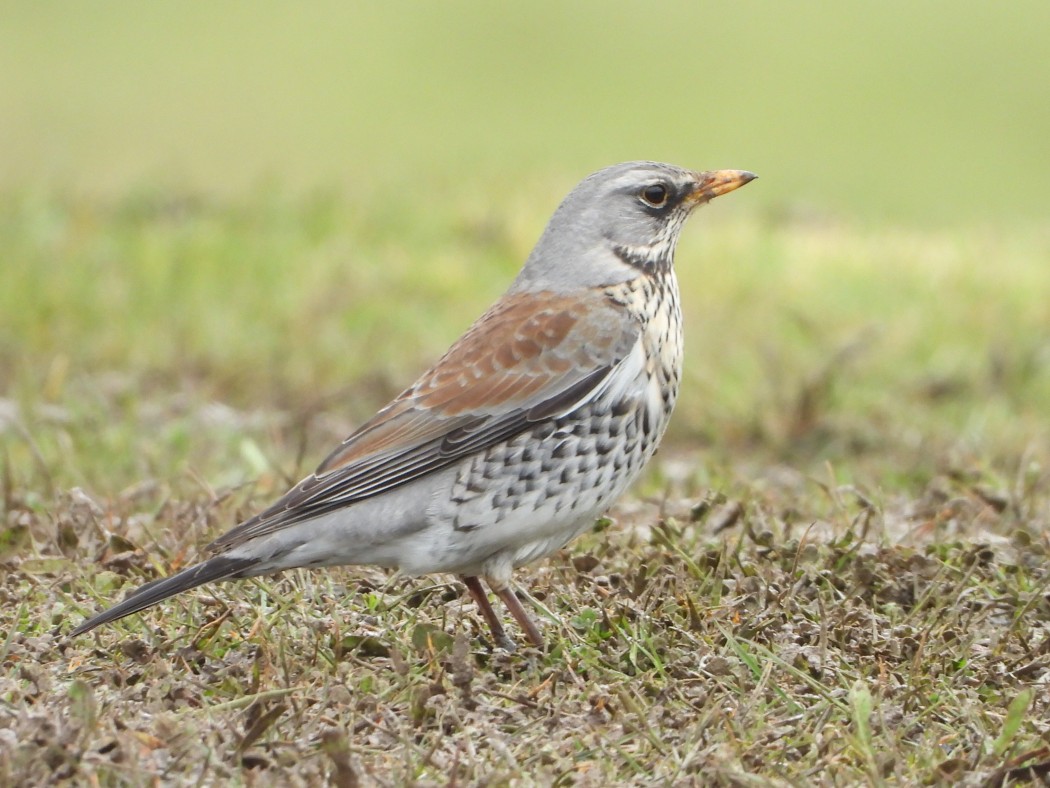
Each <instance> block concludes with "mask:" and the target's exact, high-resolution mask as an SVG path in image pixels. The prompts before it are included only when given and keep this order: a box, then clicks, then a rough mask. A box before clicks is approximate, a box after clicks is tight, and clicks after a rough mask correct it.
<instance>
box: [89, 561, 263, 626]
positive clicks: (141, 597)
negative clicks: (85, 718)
mask: <svg viewBox="0 0 1050 788" xmlns="http://www.w3.org/2000/svg"><path fill="white" fill-rule="evenodd" d="M256 563H258V559H256V558H231V557H229V556H225V555H217V556H215V557H214V558H209V559H208V560H207V561H204V562H202V563H199V564H195V565H194V566H190V567H187V568H186V569H183V570H182V571H181V572H176V573H175V574H173V575H171V576H170V577H162V578H161V579H160V580H154V581H153V582H152V583H146V585H144V586H142V587H141V588H137V589H135V590H134V591H132V592H131V596H129V597H128V598H127V599H125V600H124V601H123V602H121V603H119V604H116V605H114V606H113V607H111V608H110V609H109V610H104V611H102V612H101V613H99V614H98V615H97V616H95V617H94V618H89V619H88V620H87V621H85V622H84V623H83V624H81V625H80V626H79V627H77V628H76V629H74V630H73V631H72V632H71V633H70V637H76V636H77V635H83V634H84V633H85V632H89V631H91V630H92V629H94V628H95V627H97V626H100V625H102V624H108V623H109V622H110V621H116V620H117V619H118V618H124V616H130V615H131V614H132V613H138V612H139V611H140V610H145V609H146V608H147V607H149V606H151V605H155V604H157V603H158V602H160V601H162V600H164V599H167V598H168V597H169V596H175V595H176V594H181V593H182V592H183V591H189V590H190V589H191V588H196V587H197V586H200V585H204V584H205V583H210V582H212V581H213V580H223V579H225V578H229V577H237V576H240V573H241V572H243V571H244V570H246V569H248V568H250V567H252V566H254V565H255V564H256Z"/></svg>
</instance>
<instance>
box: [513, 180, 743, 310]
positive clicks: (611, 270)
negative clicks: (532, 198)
mask: <svg viewBox="0 0 1050 788" xmlns="http://www.w3.org/2000/svg"><path fill="white" fill-rule="evenodd" d="M754 178H755V176H754V175H753V174H751V173H750V172H744V171H743V170H715V171H712V172H691V171H689V170H683V169H682V168H681V167H675V166H674V165H672V164H660V163H659V162H653V161H632V162H627V163H625V164H616V165H613V166H612V167H606V168H605V169H604V170H599V171H598V172H596V173H594V174H593V175H590V176H588V177H587V178H585V179H584V180H583V181H581V182H580V184H579V185H578V186H577V187H576V188H575V189H573V190H572V191H571V192H570V193H569V196H568V197H566V198H565V200H564V201H563V202H562V204H561V205H560V206H558V210H557V211H555V212H554V216H552V217H551V220H550V221H549V222H548V223H547V229H546V230H544V231H543V235H542V236H541V237H540V240H539V241H538V242H537V243H536V247H535V248H534V249H533V250H532V254H530V255H529V259H528V260H527V261H526V262H525V267H524V268H523V269H522V271H521V273H520V274H518V278H517V279H516V280H515V281H514V284H513V285H512V286H511V292H514V291H520V290H537V289H542V290H554V291H568V290H573V289H576V288H580V287H599V286H601V285H607V284H613V283H616V282H622V281H624V280H627V279H633V278H634V277H636V276H639V275H641V274H643V273H652V272H655V271H657V270H661V269H667V268H670V266H671V265H672V263H673V261H674V250H675V246H676V245H677V243H678V235H679V233H680V232H681V230H682V225H683V224H684V223H685V220H686V219H687V218H688V216H689V214H690V213H692V211H693V209H694V208H696V207H697V206H698V205H702V204H704V203H706V202H708V201H709V200H711V199H713V198H714V197H717V196H718V195H720V194H725V193H726V192H730V191H732V190H733V189H736V188H739V187H740V186H743V185H744V184H745V183H748V182H749V181H751V180H753V179H754Z"/></svg>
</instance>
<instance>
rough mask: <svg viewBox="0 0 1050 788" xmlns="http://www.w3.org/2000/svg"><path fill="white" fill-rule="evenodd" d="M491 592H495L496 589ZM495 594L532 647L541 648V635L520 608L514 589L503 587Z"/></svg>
mask: <svg viewBox="0 0 1050 788" xmlns="http://www.w3.org/2000/svg"><path fill="white" fill-rule="evenodd" d="M490 582H491V581H490ZM493 590H494V591H496V589H493ZM496 593H497V594H498V595H499V598H500V599H502V600H503V604H505V605H506V606H507V610H509V611H510V614H511V615H512V616H514V620H515V621H517V622H518V624H519V625H520V626H521V628H522V629H524V630H525V634H526V635H528V638H529V640H531V641H532V645H534V646H535V647H536V648H543V635H541V634H540V630H539V628H538V627H537V626H536V625H535V624H534V623H532V619H531V618H529V614H528V613H526V612H525V608H523V607H522V606H521V602H519V601H518V597H517V596H515V595H514V589H513V588H511V587H510V586H503V588H501V589H499V590H498V591H496Z"/></svg>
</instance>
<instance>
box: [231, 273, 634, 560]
mask: <svg viewBox="0 0 1050 788" xmlns="http://www.w3.org/2000/svg"><path fill="white" fill-rule="evenodd" d="M639 330H640V327H639V325H638V324H637V323H635V321H633V320H630V319H627V318H626V317H625V315H624V313H623V311H622V310H619V309H617V308H615V307H614V305H613V304H611V303H610V302H609V301H608V300H607V299H606V298H605V296H604V295H602V294H601V293H599V292H595V293H592V294H591V295H590V296H589V297H586V298H583V299H581V298H579V297H573V298H569V297H566V296H561V295H555V294H552V293H537V294H530V295H524V294H521V295H512V296H505V297H504V298H502V299H501V300H500V301H498V302H497V303H496V305H495V306H493V307H492V308H491V309H490V310H489V311H488V312H486V313H485V314H484V315H483V316H482V317H481V318H479V319H478V321H477V322H476V323H474V325H473V326H471V328H470V329H469V330H468V331H467V333H466V334H464V335H463V336H462V337H461V338H460V339H459V341H458V342H456V344H455V345H453V346H452V347H451V348H450V349H449V351H448V352H447V353H446V354H445V355H444V356H443V357H442V358H441V360H440V361H438V363H437V364H435V365H434V366H433V367H432V368H431V369H430V370H428V371H427V372H425V373H424V374H423V376H422V377H421V378H420V379H419V380H417V381H416V382H415V384H414V385H412V386H411V387H410V388H408V389H406V390H405V391H404V392H402V393H401V394H400V395H399V396H398V397H397V399H395V400H394V401H393V402H391V403H390V404H389V405H387V406H386V407H385V408H383V409H382V410H381V411H379V413H377V414H376V415H375V416H374V417H373V418H372V419H371V420H369V421H368V422H366V423H365V424H363V425H362V426H361V427H360V428H359V429H358V430H357V431H356V432H354V433H353V434H352V435H351V436H350V437H349V438H347V439H346V440H345V441H343V443H342V445H341V446H340V447H339V448H338V449H336V450H335V451H334V452H333V453H332V454H331V455H330V456H329V457H328V458H327V459H326V460H325V461H324V462H323V463H321V465H320V466H319V467H318V469H317V470H316V471H315V472H314V473H313V474H312V475H310V476H308V477H307V478H305V479H303V481H301V482H300V483H299V484H297V485H296V486H295V487H294V488H292V489H291V490H290V491H289V492H288V493H287V494H286V495H284V497H282V498H281V499H280V500H278V501H277V502H276V503H274V504H273V506H271V507H270V508H269V509H267V510H266V511H264V512H261V513H260V514H258V515H256V516H255V517H253V518H251V519H250V520H247V521H246V522H244V523H242V524H241V525H239V526H237V527H236V528H234V529H233V530H232V531H230V532H229V533H227V534H225V535H224V536H222V537H220V538H219V539H218V540H216V541H215V542H214V543H213V544H212V545H211V547H212V549H217V550H226V549H229V548H231V547H234V546H235V545H238V544H241V543H243V542H245V541H246V540H248V539H252V538H255V537H258V536H263V535H265V534H269V533H272V532H274V531H276V530H279V529H280V528H283V527H285V526H288V525H291V524H293V523H298V522H302V521H304V520H309V519H312V518H314V517H317V516H319V515H322V514H325V513H327V512H330V511H332V510H334V509H338V508H340V507H343V506H346V505H348V504H351V503H354V502H356V501H360V500H363V499H365V498H369V497H371V496H374V495H378V494H380V493H383V492H387V491H389V490H391V489H393V488H395V487H398V486H400V485H402V484H406V483H407V482H410V481H412V480H414V479H418V478H419V477H421V476H424V475H426V474H430V473H434V472H435V471H438V470H441V469H443V468H445V467H447V466H449V465H450V464H452V463H454V462H456V461H458V460H460V459H462V458H463V457H465V456H468V455H470V454H474V453H476V452H479V451H482V450H484V449H486V448H488V447H490V446H493V445H496V444H498V443H501V442H503V441H506V440H508V439H509V438H511V437H513V436H515V435H517V434H519V433H521V432H523V431H524V430H526V429H528V428H529V426H530V425H531V424H533V423H535V422H537V421H541V420H543V419H545V418H548V417H549V416H551V415H554V414H557V413H562V412H567V411H569V410H571V409H573V407H574V406H575V405H577V404H579V403H582V402H584V401H586V399H587V398H588V397H589V396H590V395H591V394H592V393H593V392H594V391H595V389H596V388H597V387H598V386H600V385H601V383H602V382H603V381H604V380H605V379H606V377H607V376H608V375H609V374H610V372H611V371H612V370H613V369H614V368H615V367H616V365H617V364H618V363H619V362H620V361H621V360H623V359H624V358H625V357H626V356H627V354H628V353H629V352H630V350H631V348H632V347H633V346H634V344H635V342H636V340H637V337H638V332H639Z"/></svg>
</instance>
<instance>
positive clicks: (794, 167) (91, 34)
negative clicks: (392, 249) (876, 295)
mask: <svg viewBox="0 0 1050 788" xmlns="http://www.w3.org/2000/svg"><path fill="white" fill-rule="evenodd" d="M1048 35H1050V4H1048V3H1046V2H1045V0H1015V2H1011V3H1008V4H997V3H973V2H948V0H934V1H933V2H924V3H913V2H902V1H900V0H890V1H885V2H879V3H860V2H843V3H769V2H758V0H745V1H743V2H734V3H719V4H713V3H691V2H674V3H661V4H650V3H624V2H608V0H604V1H603V2H576V3H562V2H550V1H544V2H533V3H529V4H520V5H512V4H505V3H490V2H478V1H476V0H475V1H472V2H464V1H460V2H446V3H397V2H395V3H388V4H383V3H339V2H315V3H306V4H299V3H296V4H293V3H274V2H227V3H204V2H171V1H169V0H162V1H160V2H157V1H154V2H149V3H141V2H111V3H105V4H88V3H28V2H24V3H15V4H11V3H8V4H5V9H4V14H3V20H2V22H0V119H2V120H0V188H3V189H11V188H22V187H25V186H26V185H31V186H36V185H39V184H41V183H43V184H48V185H51V186H58V187H61V188H76V189H78V190H81V191H82V192H89V193H92V194H97V193H101V194H119V193H123V192H125V191H126V190H127V189H128V188H129V187H139V186H141V185H142V184H143V183H151V184H156V183H162V184H164V185H166V186H171V187H178V188H180V189H183V190H188V191H195V192H204V193H222V194H231V193H232V194H238V193H241V192H243V190H244V189H246V188H254V187H256V186H257V185H258V184H259V183H260V182H268V183H277V184H279V185H280V186H281V187H282V188H296V189H307V190H309V189H313V188H316V187H324V188H335V189H344V188H349V189H355V190H370V189H375V188H381V189H382V190H383V191H382V192H381V193H382V194H383V195H384V196H387V195H389V194H390V193H391V192H389V191H387V187H392V188H393V189H394V193H396V190H398V189H423V190H427V189H428V188H431V187H432V185H433V184H434V183H438V182H441V183H450V184H452V186H451V188H454V189H462V190H469V189H472V188H476V189H485V190H486V191H487V192H489V193H491V191H490V190H492V189H494V188H498V189H514V188H515V183H516V182H517V181H518V179H520V178H522V177H527V176H533V177H535V176H536V175H537V174H538V175H539V176H540V177H550V176H551V175H552V174H553V175H554V176H555V177H557V178H559V179H564V180H565V182H566V183H571V182H573V181H574V180H575V179H577V178H578V177H580V176H582V175H584V174H586V173H587V172H589V171H591V170H594V169H597V168H599V167H601V166H604V165H606V164H610V163H613V162H616V161H622V160H627V159H635V158H653V159H659V160H667V161H673V162H675V163H679V164H682V165H685V166H692V167H696V168H713V167H738V168H746V169H750V170H754V171H755V172H758V173H759V174H760V175H761V176H762V177H763V179H764V180H763V182H762V185H761V188H755V189H753V190H752V193H751V194H749V195H748V202H749V203H751V204H756V203H761V204H765V205H774V206H784V205H789V206H801V207H802V208H804V209H813V208H815V209H818V210H829V209H830V210H833V211H845V212H848V213H850V214H853V215H863V216H866V217H871V218H872V219H874V220H883V219H890V220H894V221H904V222H922V223H929V222H938V223H951V222H954V221H957V220H962V221H971V220H974V219H984V218H991V219H992V220H995V221H1013V220H1018V219H1020V220H1024V219H1036V220H1040V221H1045V220H1046V218H1047V214H1048V212H1050V155H1048V154H1047V151H1048V147H1047V145H1048V140H1050V57H1048V55H1047V42H1048V41H1050V39H1048Z"/></svg>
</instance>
